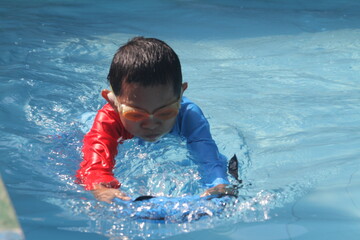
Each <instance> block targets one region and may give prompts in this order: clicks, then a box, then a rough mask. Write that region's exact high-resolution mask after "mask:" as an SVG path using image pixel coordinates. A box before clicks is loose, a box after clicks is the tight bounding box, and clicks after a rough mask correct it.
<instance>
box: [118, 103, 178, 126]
mask: <svg viewBox="0 0 360 240" xmlns="http://www.w3.org/2000/svg"><path fill="white" fill-rule="evenodd" d="M120 112H121V114H122V115H123V116H124V118H126V119H127V120H130V121H134V122H139V121H142V120H146V119H149V118H157V119H161V120H168V119H171V118H174V117H176V115H177V114H178V112H179V102H175V103H173V104H171V105H169V106H166V107H164V108H161V109H159V110H157V111H155V112H154V113H153V114H149V113H147V112H146V111H144V110H141V109H137V108H133V107H129V106H127V105H124V104H121V111H120Z"/></svg>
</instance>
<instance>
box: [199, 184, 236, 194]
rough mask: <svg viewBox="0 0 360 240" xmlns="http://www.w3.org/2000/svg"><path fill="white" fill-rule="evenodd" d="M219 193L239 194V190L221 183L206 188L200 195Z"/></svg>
mask: <svg viewBox="0 0 360 240" xmlns="http://www.w3.org/2000/svg"><path fill="white" fill-rule="evenodd" d="M217 194H222V195H230V196H237V191H236V189H234V188H232V187H229V185H227V184H219V185H216V186H215V187H212V188H209V189H208V190H206V191H205V192H204V193H203V194H201V195H200V197H206V196H209V195H217Z"/></svg>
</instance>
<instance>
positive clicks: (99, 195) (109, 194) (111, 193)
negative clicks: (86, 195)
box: [92, 184, 131, 203]
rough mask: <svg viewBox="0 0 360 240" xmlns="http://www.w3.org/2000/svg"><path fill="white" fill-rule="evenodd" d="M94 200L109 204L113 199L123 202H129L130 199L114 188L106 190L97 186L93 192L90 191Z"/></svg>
mask: <svg viewBox="0 0 360 240" xmlns="http://www.w3.org/2000/svg"><path fill="white" fill-rule="evenodd" d="M92 192H93V194H94V196H95V198H96V199H97V200H99V201H103V202H107V203H111V202H112V200H113V199H114V198H120V199H121V200H124V201H129V200H131V198H130V197H129V196H128V195H126V193H124V192H122V191H120V190H119V189H115V188H107V187H104V186H102V185H100V184H99V185H97V186H96V188H95V190H93V191H92Z"/></svg>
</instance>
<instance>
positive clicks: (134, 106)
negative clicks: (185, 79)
mask: <svg viewBox="0 0 360 240" xmlns="http://www.w3.org/2000/svg"><path fill="white" fill-rule="evenodd" d="M179 98H180V97H178V98H177V99H176V100H173V101H171V102H169V103H167V104H164V105H162V106H160V107H158V108H155V109H154V111H153V112H156V111H157V110H159V109H161V108H164V107H167V106H169V105H171V104H173V103H175V102H177V101H179ZM120 104H124V105H126V106H129V107H132V108H137V109H140V110H142V111H145V112H148V111H146V110H145V109H143V108H141V107H138V106H137V105H134V104H132V103H131V102H130V103H128V102H126V103H120Z"/></svg>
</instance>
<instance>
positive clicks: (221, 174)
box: [181, 103, 229, 188]
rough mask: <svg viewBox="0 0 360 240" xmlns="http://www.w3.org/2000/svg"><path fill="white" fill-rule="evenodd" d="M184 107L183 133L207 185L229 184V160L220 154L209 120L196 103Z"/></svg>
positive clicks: (210, 186)
mask: <svg viewBox="0 0 360 240" xmlns="http://www.w3.org/2000/svg"><path fill="white" fill-rule="evenodd" d="M183 107H184V108H185V109H182V114H183V116H182V124H181V125H182V126H181V132H182V134H183V136H185V137H186V138H187V143H188V148H189V150H190V151H191V153H192V154H193V155H194V157H195V158H196V160H197V161H198V164H199V168H200V173H201V175H202V177H203V179H204V180H205V183H206V185H207V186H208V187H209V188H213V187H215V186H217V185H219V184H225V185H226V184H229V181H228V179H227V159H226V158H225V157H224V156H223V155H221V154H220V153H219V150H218V148H217V145H216V143H215V141H214V140H213V139H212V136H211V133H210V126H209V123H208V121H207V119H206V118H205V116H204V115H203V113H202V111H201V110H200V108H199V107H198V106H197V105H195V104H194V103H190V104H186V105H184V106H182V108H183Z"/></svg>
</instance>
